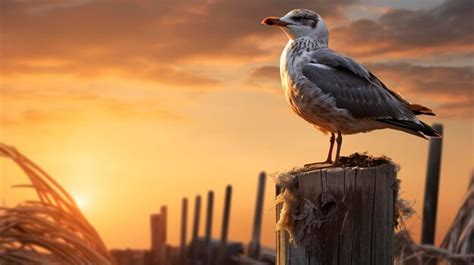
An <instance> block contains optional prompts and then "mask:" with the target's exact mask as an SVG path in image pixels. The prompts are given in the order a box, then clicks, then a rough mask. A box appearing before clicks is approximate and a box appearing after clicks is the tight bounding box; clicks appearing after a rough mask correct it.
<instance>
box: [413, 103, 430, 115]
mask: <svg viewBox="0 0 474 265" xmlns="http://www.w3.org/2000/svg"><path fill="white" fill-rule="evenodd" d="M409 107H410V110H411V111H413V113H414V114H415V115H421V114H424V115H430V116H436V114H435V113H434V112H433V111H432V110H431V109H430V108H427V107H425V106H422V105H419V104H410V106H409Z"/></svg>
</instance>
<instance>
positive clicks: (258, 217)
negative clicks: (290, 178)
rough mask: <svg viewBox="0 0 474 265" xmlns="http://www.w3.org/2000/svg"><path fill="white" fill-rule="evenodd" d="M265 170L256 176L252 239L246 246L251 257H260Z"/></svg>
mask: <svg viewBox="0 0 474 265" xmlns="http://www.w3.org/2000/svg"><path fill="white" fill-rule="evenodd" d="M265 179H266V174H265V172H261V173H260V176H259V178H258V186H257V199H256V202H255V213H254V220H253V231H252V239H251V241H250V243H249V247H248V256H249V257H251V258H253V259H258V258H259V257H260V234H261V230H262V214H263V199H264V196H265Z"/></svg>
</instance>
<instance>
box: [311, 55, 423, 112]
mask: <svg viewBox="0 0 474 265" xmlns="http://www.w3.org/2000/svg"><path fill="white" fill-rule="evenodd" d="M311 57H312V59H313V62H312V63H308V64H307V65H305V66H304V67H303V75H304V76H305V77H306V78H308V79H309V80H310V81H311V82H313V83H314V84H315V85H316V86H317V87H319V88H320V89H321V90H322V91H323V92H324V93H326V94H330V95H331V96H333V97H334V98H335V100H336V105H337V107H339V108H342V109H346V110H348V111H349V112H350V113H351V114H352V116H353V117H354V118H360V119H364V118H365V119H374V120H393V119H395V120H410V121H417V119H416V117H415V114H414V113H413V112H412V111H411V110H410V108H409V103H408V102H407V101H405V100H403V99H402V98H401V97H400V96H398V95H396V94H395V93H394V92H393V91H390V90H388V89H387V88H386V87H385V86H384V85H383V83H382V82H380V81H379V80H378V79H377V78H376V77H375V76H374V75H373V74H372V73H371V72H370V71H369V70H367V69H366V68H365V67H363V66H362V65H360V64H358V63H357V62H355V61H354V60H352V59H351V58H348V57H345V56H342V55H339V54H337V53H336V52H334V51H332V50H329V49H320V50H318V51H316V52H314V53H313V54H312V56H311Z"/></svg>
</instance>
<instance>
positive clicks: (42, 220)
mask: <svg viewBox="0 0 474 265" xmlns="http://www.w3.org/2000/svg"><path fill="white" fill-rule="evenodd" d="M0 156H3V157H5V158H9V159H11V160H13V162H15V163H16V164H17V165H18V166H19V167H20V168H21V169H22V170H23V172H24V173H25V174H26V175H27V176H28V178H29V180H30V181H31V185H19V186H21V187H30V188H33V189H35V191H36V194H37V195H38V199H37V200H33V201H24V202H22V203H20V204H18V205H17V206H15V207H13V208H5V207H1V208H0V235H1V236H0V264H103V265H108V264H115V262H114V260H113V258H112V257H111V256H110V254H109V252H108V250H107V248H106V247H105V245H104V243H103V241H102V239H101V238H100V236H99V235H98V233H97V232H96V230H95V229H94V228H93V227H92V226H91V225H90V224H89V222H88V221H87V219H86V218H85V217H84V215H83V214H82V213H81V211H80V210H79V208H78V207H77V205H76V203H75V202H74V200H73V199H72V198H71V196H70V195H69V194H68V193H67V192H66V191H65V190H64V189H63V188H62V187H61V186H60V185H59V184H58V183H57V182H56V181H55V180H54V179H53V178H51V177H50V176H49V175H48V174H47V173H46V172H44V171H43V170H42V169H41V168H39V167H38V166H37V165H35V164H34V163H33V162H32V161H31V160H29V159H28V158H26V157H25V156H23V155H22V154H21V153H19V152H18V151H17V150H16V149H15V148H13V147H11V146H8V145H5V144H1V143H0Z"/></svg>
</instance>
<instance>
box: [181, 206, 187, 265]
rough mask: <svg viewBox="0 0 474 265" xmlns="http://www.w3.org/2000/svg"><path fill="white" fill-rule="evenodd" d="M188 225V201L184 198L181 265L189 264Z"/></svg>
mask: <svg viewBox="0 0 474 265" xmlns="http://www.w3.org/2000/svg"><path fill="white" fill-rule="evenodd" d="M187 224H188V199H187V198H183V201H182V204H181V237H180V241H179V264H186V263H187V251H186V250H187V249H186V230H187V229H186V228H187Z"/></svg>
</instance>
